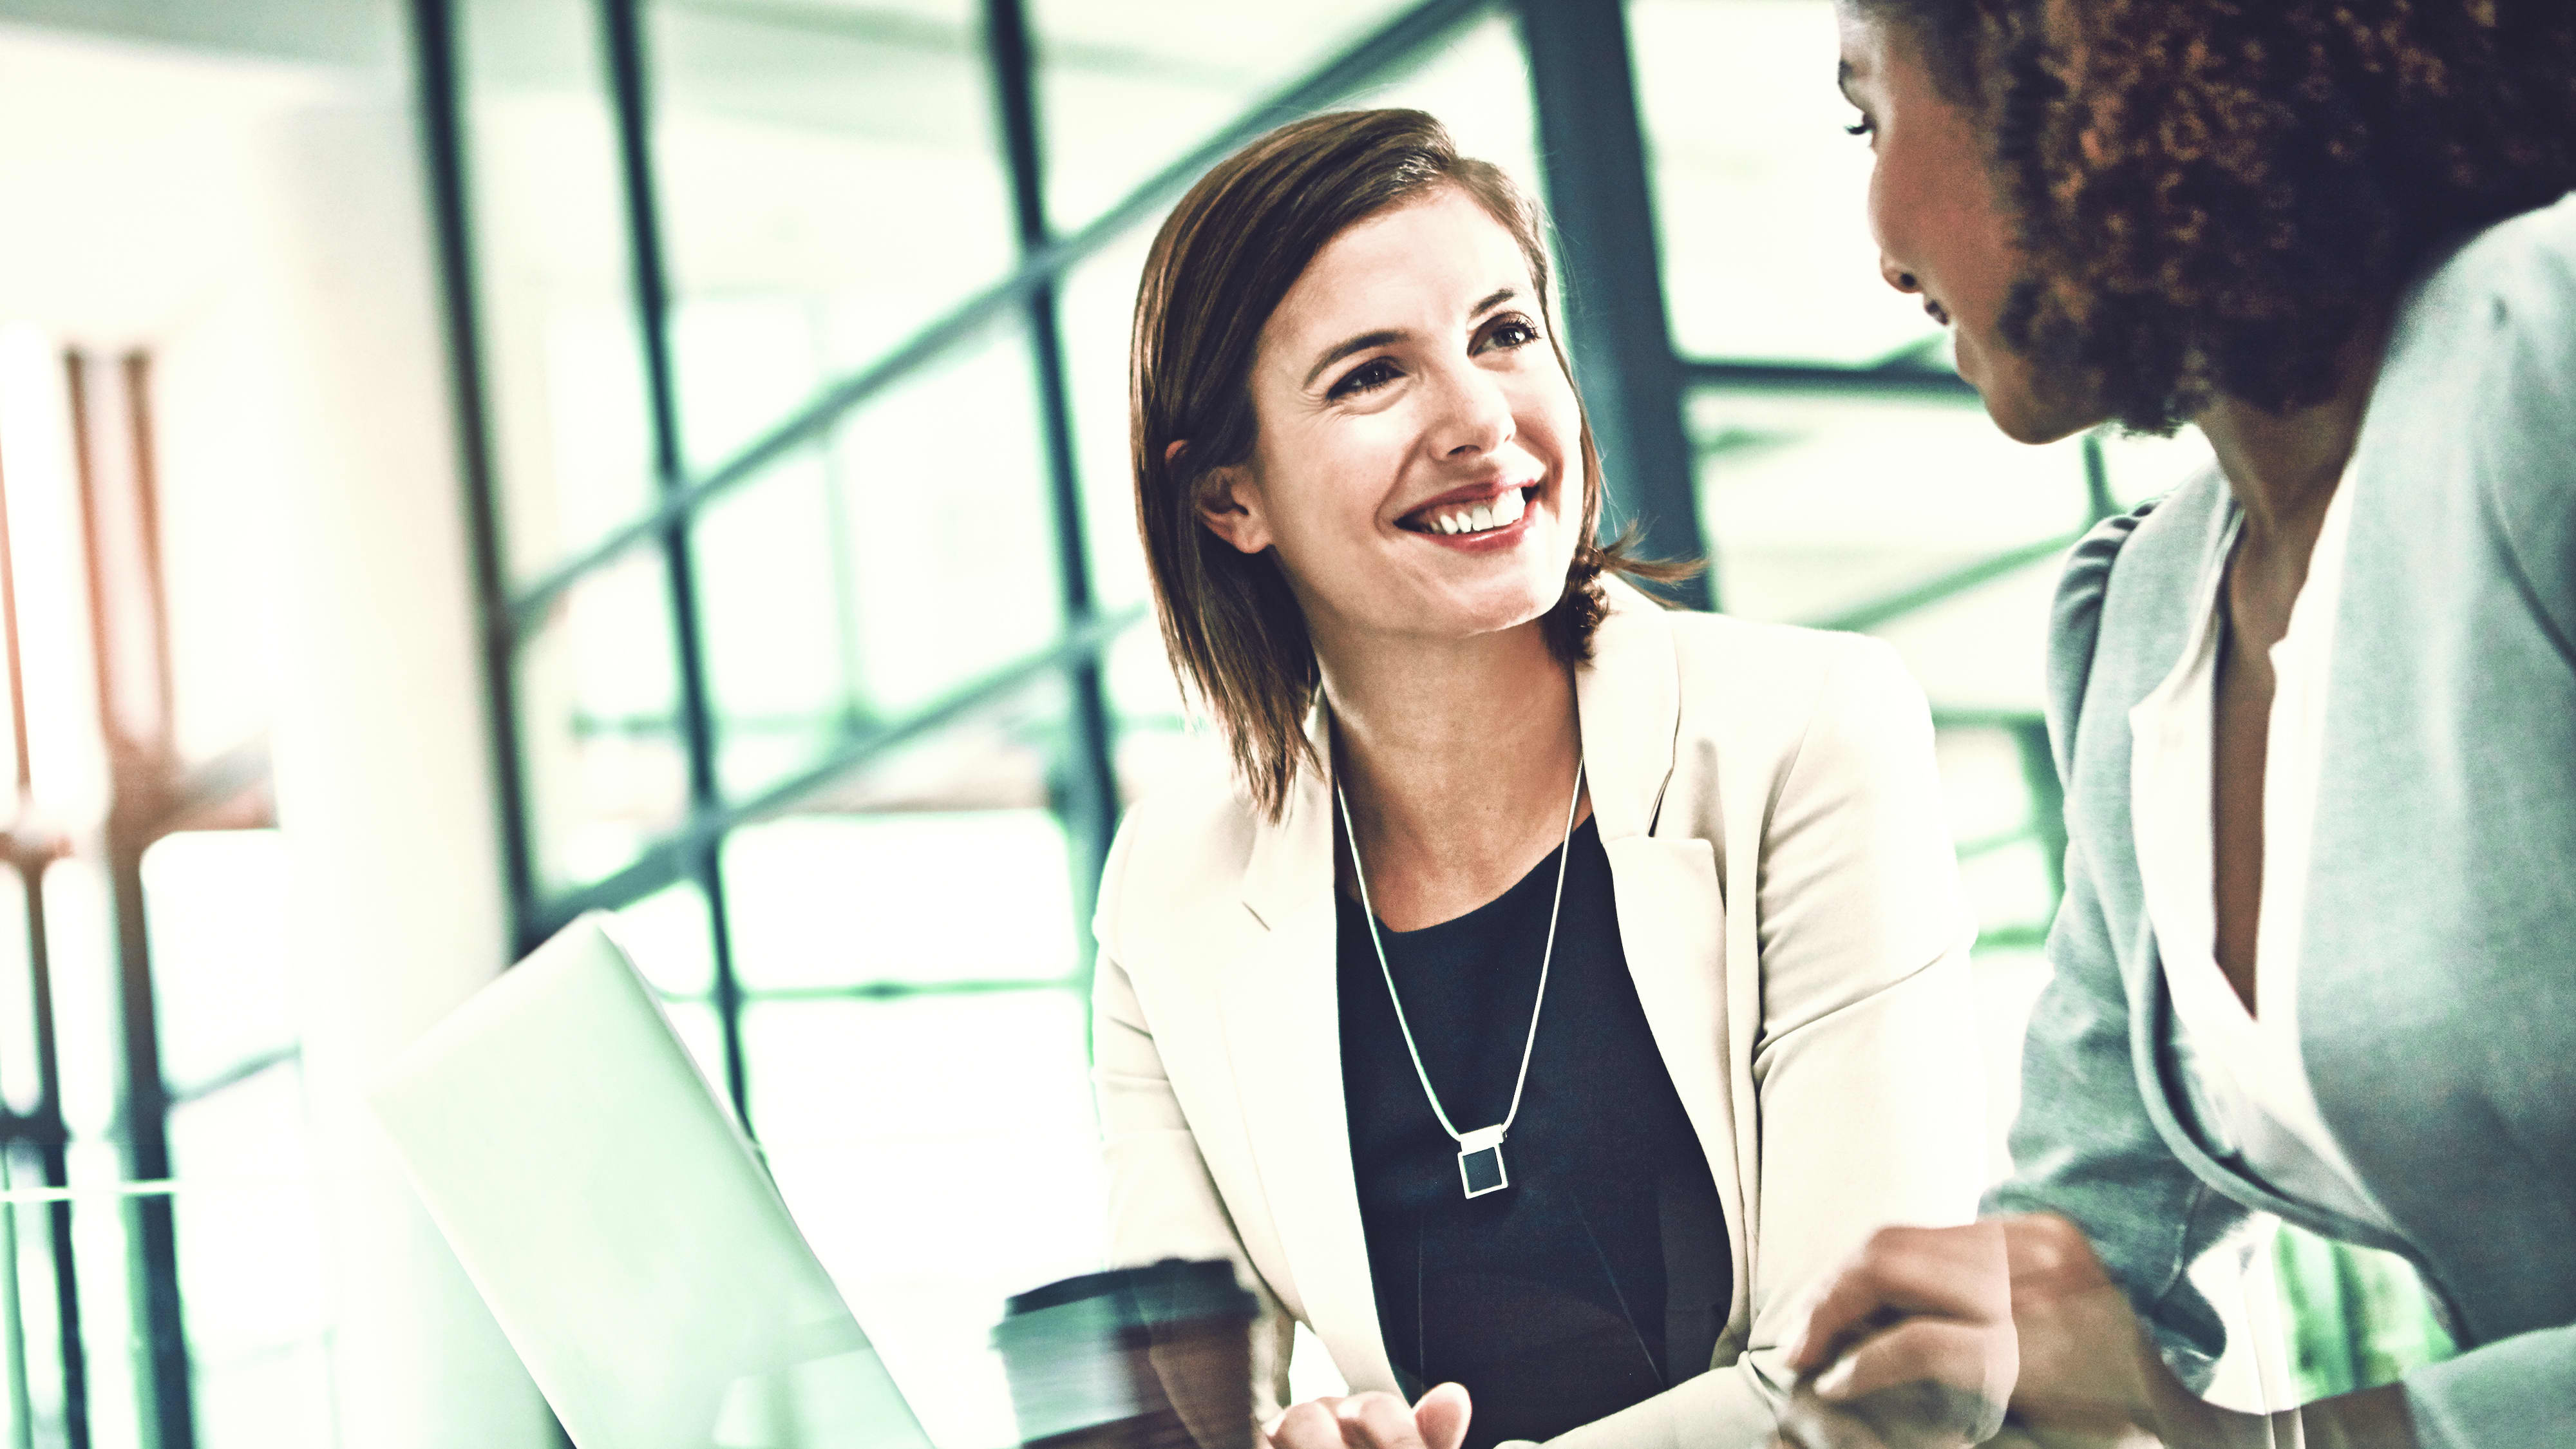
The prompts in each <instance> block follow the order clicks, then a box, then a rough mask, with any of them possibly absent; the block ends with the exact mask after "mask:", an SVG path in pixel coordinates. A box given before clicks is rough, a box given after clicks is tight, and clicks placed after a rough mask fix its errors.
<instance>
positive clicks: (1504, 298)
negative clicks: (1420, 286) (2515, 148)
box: [1304, 287, 1521, 387]
mask: <svg viewBox="0 0 2576 1449" xmlns="http://www.w3.org/2000/svg"><path fill="white" fill-rule="evenodd" d="M1520 294H1521V290H1520V288H1518V287H1502V288H1498V289H1496V290H1495V292H1494V293H1493V295H1492V296H1489V297H1487V298H1485V299H1484V300H1483V301H1481V302H1478V303H1477V304H1476V305H1475V306H1474V307H1473V308H1471V309H1470V310H1469V311H1468V314H1467V315H1469V316H1471V317H1481V316H1483V315H1484V314H1485V313H1487V312H1491V311H1492V310H1494V309H1495V308H1496V307H1499V306H1501V305H1503V304H1504V303H1505V302H1508V301H1510V300H1512V299H1513V298H1514V297H1517V296H1519V295H1520ZM1411 335H1412V334H1411V333H1409V332H1404V331H1401V330H1395V329H1381V330H1379V331H1376V332H1363V333H1361V334H1360V335H1359V336H1357V337H1353V338H1351V339H1349V340H1348V341H1346V342H1342V343H1339V344H1337V345H1336V346H1334V347H1333V348H1331V349H1330V350H1329V351H1327V352H1325V354H1324V355H1323V356H1321V357H1319V358H1316V359H1315V365H1314V366H1313V367H1311V368H1308V369H1307V370H1306V381H1305V384H1304V385H1305V386H1307V387H1313V386H1314V385H1315V379H1316V378H1319V377H1321V376H1323V375H1324V369H1325V368H1328V367H1330V366H1332V365H1333V364H1334V363H1336V362H1339V361H1341V360H1342V359H1343V358H1345V357H1348V356H1350V355H1351V354H1352V353H1354V352H1366V351H1368V350H1369V349H1370V348H1372V347H1384V346H1386V345H1387V344H1388V343H1390V342H1402V341H1403V340H1404V339H1405V338H1407V337H1409V336H1411Z"/></svg>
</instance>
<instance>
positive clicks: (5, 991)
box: [0, 864, 44, 1113]
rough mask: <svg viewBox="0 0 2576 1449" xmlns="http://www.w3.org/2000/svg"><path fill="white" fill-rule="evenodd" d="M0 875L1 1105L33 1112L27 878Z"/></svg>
mask: <svg viewBox="0 0 2576 1449" xmlns="http://www.w3.org/2000/svg"><path fill="white" fill-rule="evenodd" d="M21 869H22V867H19V866H16V865H14V864H13V865H11V866H10V867H9V868H7V869H5V870H0V1102H5V1103H6V1104H7V1106H8V1108H9V1110H10V1111H12V1112H21V1113H25V1112H33V1111H35V1110H36V1099H37V1098H38V1097H39V1096H41V1095H42V1094H43V1088H44V1079H43V1075H42V1073H40V1072H39V1071H38V1069H37V1061H36V980H35V974H34V970H33V967H34V945H35V943H34V938H33V937H31V936H29V935H28V921H27V878H26V876H24V875H23V874H21V873H20V872H21Z"/></svg>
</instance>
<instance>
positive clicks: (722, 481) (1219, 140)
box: [508, 0, 1492, 634]
mask: <svg viewBox="0 0 2576 1449" xmlns="http://www.w3.org/2000/svg"><path fill="white" fill-rule="evenodd" d="M1491 3H1492V0H1423V3H1421V4H1419V5H1416V6H1415V7H1413V8H1412V9H1410V10H1407V11H1405V12H1404V13H1403V14H1401V15H1399V16H1397V17H1396V18H1395V19H1393V20H1391V21H1389V22H1388V23H1387V24H1386V25H1384V26H1383V27H1381V28H1379V29H1378V30H1377V31H1376V32H1375V33H1373V34H1371V35H1369V36H1368V37H1367V38H1365V39H1363V40H1361V41H1360V42H1359V43H1358V44H1356V45H1354V46H1352V47H1351V48H1350V49H1349V50H1347V51H1345V52H1343V53H1342V54H1341V55H1340V56H1338V57H1336V58H1335V59H1333V60H1332V61H1331V62H1330V63H1328V64H1326V65H1325V66H1323V67H1322V68H1321V69H1319V70H1316V71H1314V72H1313V73H1311V74H1309V75H1307V76H1306V77H1305V78H1304V79H1302V80H1299V81H1297V82H1296V83H1294V84H1292V85H1290V86H1289V87H1288V88H1287V89H1286V90H1283V91H1281V92H1280V93H1278V94H1277V95H1275V96H1272V97H1271V98H1270V99H1268V100H1266V101H1263V102H1261V103H1260V104H1259V105H1256V106H1254V107H1253V108H1252V109H1250V110H1248V111H1246V112H1244V113H1243V114H1242V115H1240V116H1237V117H1236V118H1235V119H1234V121H1233V123H1232V124H1230V125H1228V126H1225V127H1224V128H1222V129H1221V130H1219V131H1218V132H1217V133H1216V134H1215V135H1214V136H1213V137H1211V138H1209V139H1208V140H1207V141H1206V142H1204V143H1202V144H1201V145H1200V146H1199V147H1198V148H1197V149H1196V150H1193V151H1191V152H1190V153H1189V154H1188V155H1186V156H1184V157H1182V158H1181V159H1180V160H1178V161H1175V162H1173V163H1172V164H1171V165H1169V166H1166V167H1164V168H1163V169H1162V170H1161V171H1159V172H1157V173H1155V175H1154V176H1153V178H1152V179H1151V180H1148V181H1147V182H1145V183H1144V184H1143V185H1141V186H1139V187H1137V188H1136V189H1135V190H1134V191H1132V192H1130V193H1128V195H1127V197H1126V199H1124V200H1122V201H1120V202H1119V203H1118V204H1117V205H1115V206H1112V207H1110V208H1109V209H1108V210H1107V211H1105V212H1103V213H1101V214H1100V215H1099V216H1098V217H1097V218H1095V219H1093V220H1092V221H1091V222H1090V223H1089V224H1088V225H1086V226H1084V227H1083V228H1082V229H1081V230H1080V231H1077V232H1074V233H1072V234H1071V235H1069V236H1065V237H1061V238H1058V239H1057V240H1055V241H1052V242H1050V243H1048V244H1047V245H1046V246H1045V247H1044V248H1042V249H1040V250H1039V251H1037V252H1035V253H1033V254H1031V255H1030V256H1029V257H1027V258H1026V259H1025V260H1023V261H1022V262H1021V263H1020V267H1019V270H1017V271H1015V272H1013V273H1011V275H1009V276H1007V277H1004V278H1003V279H1002V280H1000V281H998V282H996V283H994V284H993V285H992V286H990V287H987V288H985V289H984V290H983V291H981V292H978V293H976V294H975V295H974V296H972V297H969V298H967V299H966V300H965V301H964V302H961V303H959V304H958V305H957V306H956V307H955V308H953V309H951V310H950V311H949V312H948V314H947V315H946V316H944V317H941V318H939V319H938V320H937V321H934V322H932V323H930V324H929V325H928V326H926V327H924V328H922V329H921V330H920V331H918V332H916V333H914V334H913V335H912V336H911V338H909V339H908V340H906V341H904V342H902V343H900V344H898V345H897V346H896V347H895V348H894V350H893V351H891V352H889V353H887V354H885V355H884V356H883V357H880V358H878V359H877V360H876V361H874V362H872V363H869V364H868V365H867V366H865V367H862V368H860V369H859V370H858V371H857V372H854V373H852V374H850V375H849V376H848V377H845V378H843V379H842V380H840V381H839V382H836V383H832V384H830V385H829V386H827V387H825V388H824V389H823V390H822V391H821V392H819V393H817V394H815V395H814V396H813V397H812V398H810V399H808V400H807V401H806V402H805V404H804V405H803V406H801V407H799V408H798V409H797V410H796V411H795V412H793V413H791V414H789V415H788V417H787V418H786V419H785V420H784V421H782V422H780V423H779V424H778V425H777V426H775V427H773V428H771V429H770V430H769V431H768V432H766V433H764V434H762V435H761V436H760V437H758V438H756V439H754V440H753V441H752V442H750V443H749V444H747V445H745V446H744V447H743V448H742V450H741V451H739V452H737V453H735V454H734V455H733V457H731V458H729V459H727V460H726V461H725V462H723V463H720V464H718V465H716V466H715V467H713V468H711V469H708V470H706V471H704V472H702V473H699V474H698V475H696V477H694V478H693V479H692V480H691V481H690V482H689V483H688V485H687V486H686V487H685V488H682V489H680V490H678V491H677V492H670V493H665V494H664V496H663V498H662V500H661V502H660V504H659V505H658V506H657V507H656V508H655V509H654V510H653V511H652V512H651V513H648V514H645V515H643V516H642V517H640V518H637V519H635V520H633V521H631V522H629V523H627V524H626V525H624V526H623V527H620V528H618V529H616V530H614V531H613V532H611V533H609V534H608V535H606V536H605V537H603V538H602V539H600V540H599V541H598V542H597V543H595V544H593V545H592V546H591V547H589V548H587V549H585V550H583V551H582V552H581V553H579V554H576V555H574V556H573V557H572V558H570V559H567V560H565V561H564V562H563V563H560V564H558V565H556V566H555V567H554V568H553V569H551V570H549V571H548V572H547V573H546V574H545V575H544V576H543V577H541V578H539V579H538V580H537V581H536V582H534V583H532V584H529V585H528V586H527V587H525V588H523V589H521V590H520V591H519V592H518V595H517V597H516V599H515V600H514V601H513V603H512V607H511V617H510V620H509V624H508V627H509V628H510V629H511V630H512V632H513V633H514V634H515V633H525V632H528V631H529V630H532V629H534V628H535V627H536V626H537V625H538V624H539V623H540V622H542V621H543V619H544V617H545V613H546V608H547V606H548V605H549V604H551V603H552V602H553V601H554V600H555V599H556V598H558V597H560V596H561V595H562V594H563V593H564V591H565V590H567V589H570V588H571V587H572V586H573V585H574V584H575V583H576V582H578V581H579V580H580V579H581V578H582V577H584V576H585V575H587V574H589V573H591V572H593V571H595V570H596V569H598V568H599V567H600V566H601V565H602V564H605V563H606V562H608V561H609V560H610V559H613V558H616V557H617V556H619V555H621V554H623V553H625V552H626V551H627V550H628V549H630V548H634V547H636V546H638V545H639V544H641V543H643V542H644V541H645V540H647V539H650V538H653V537H656V536H657V535H659V534H661V533H662V532H663V531H664V530H666V529H667V528H668V527H669V526H670V524H671V522H672V521H673V520H674V519H678V518H684V517H686V516H687V515H688V514H689V513H690V512H691V511H693V510H695V509H697V508H699V507H700V506H702V505H704V504H705V503H706V502H707V501H708V500H709V499H711V498H713V497H715V496H716V495H718V494H720V493H723V492H725V491H727V490H728V489H731V488H734V487H736V486H738V485H739V484H741V483H742V482H744V481H745V480H747V479H749V478H751V477H752V476H754V475H755V474H758V473H759V472H760V471H761V470H763V469H765V468H767V467H768V466H769V465H770V464H772V463H775V462H777V461H778V460H779V459H780V458H783V457H785V456H786V455H787V454H788V453H790V452H791V451H793V450H794V449H796V448H797V447H799V446H801V445H802V444H804V443H807V442H810V441H812V440H813V439H815V438H817V437H820V436H822V435H823V433H824V432H825V431H826V430H828V429H829V428H830V427H831V426H832V425H833V424H834V423H835V422H838V421H839V420H840V419H841V417H842V416H843V415H844V414H846V413H848V412H849V411H850V410H851V409H853V408H856V407H858V406H860V405H861V404H863V403H865V402H867V401H868V399H870V398H872V397H875V396H877V395H878V394H879V393H882V392H884V391H885V390H886V389H888V388H890V387H893V386H894V385H896V384H897V383H900V382H902V381H904V380H905V379H907V378H909V377H911V376H913V375H914V374H915V373H917V372H919V371H920V369H921V368H922V366H923V365H924V364H926V363H928V362H930V361H931V360H932V359H934V358H937V357H939V356H942V355H943V354H945V353H947V352H948V351H949V350H950V349H952V348H955V347H958V346H960V345H962V344H964V343H966V342H968V341H971V340H972V339H974V338H975V337H977V336H979V335H981V334H982V332H983V331H984V329H985V328H986V327H989V326H991V325H992V324H993V323H995V322H997V321H999V320H1001V319H1003V318H1006V317H1009V316H1012V315H1013V314H1015V313H1016V312H1017V311H1018V309H1019V308H1021V307H1022V306H1023V305H1025V302H1026V299H1027V297H1028V295H1029V293H1030V292H1032V291H1033V290H1035V289H1037V288H1038V287H1040V286H1042V285H1047V284H1051V283H1052V282H1053V281H1054V280H1055V279H1056V278H1059V277H1062V276H1063V275H1064V274H1065V273H1066V272H1068V271H1070V270H1072V269H1073V268H1074V267H1075V266H1077V265H1079V264H1080V263H1081V262H1082V261H1083V260H1085V259H1086V258H1088V257H1090V256H1092V255H1094V254H1095V253H1097V252H1099V251H1100V250H1101V249H1102V248H1103V247H1106V246H1108V245H1109V244H1110V243H1111V242H1113V241H1116V240H1117V239H1118V238H1119V237H1121V236H1122V235H1124V234H1125V233H1126V231H1127V229H1128V228H1129V227H1132V226H1134V225H1136V224H1137V223H1139V222H1142V221H1144V220H1146V219H1148V218H1149V217H1150V216H1151V215H1152V214H1153V213H1154V211H1155V210H1156V209H1158V208H1160V207H1163V206H1166V205H1168V204H1170V203H1171V202H1172V200H1173V199H1175V198H1176V197H1178V196H1179V195H1180V194H1181V193H1182V192H1183V191H1186V190H1188V189H1189V187H1190V184H1191V183H1192V182H1195V181H1196V180H1198V178H1199V176H1200V174H1201V173H1202V172H1204V171H1206V170H1207V169H1208V168H1209V167H1211V166H1214V165H1215V164H1216V163H1217V162H1219V161H1221V160H1223V159H1225V158H1226V157H1227V156H1229V155H1231V154H1233V153H1234V152H1235V151H1236V150H1238V149H1239V148H1241V147H1242V146H1243V144H1244V143H1245V142H1247V141H1250V140H1252V139H1253V138H1254V137H1256V136H1259V135H1261V134H1262V133H1263V132H1265V131H1268V130H1270V129H1271V128H1273V127H1275V126H1278V125H1281V124H1283V123H1285V122H1288V121H1291V120H1295V119H1296V118H1297V117H1299V116H1302V115H1305V114H1306V113H1307V112H1309V111H1313V110H1316V109H1318V108H1320V107H1323V106H1326V105H1330V104H1331V103H1333V102H1334V101H1337V100H1339V99H1341V98H1343V97H1344V96H1347V95H1349V94H1350V93H1351V92H1352V91H1355V90H1357V89H1359V88H1360V87H1362V86H1365V85H1368V84H1370V83H1371V82H1373V81H1375V80H1377V79H1379V78H1380V77H1382V76H1383V75H1384V74H1385V73H1386V72H1387V71H1389V70H1391V69H1392V68H1393V67H1395V66H1396V65H1398V64H1400V63H1401V62H1403V61H1405V60H1407V59H1410V58H1412V57H1413V56H1415V55H1417V54H1418V53H1420V52H1421V51H1423V50H1425V49H1427V48H1429V47H1430V46H1433V45H1436V44H1438V43H1440V42H1441V41H1442V40H1445V39H1447V38H1448V37H1449V36H1450V35H1451V34H1453V33H1455V32H1456V31H1458V30H1459V29H1461V28H1463V27H1464V26H1465V25H1466V24H1467V23H1468V22H1470V21H1472V20H1474V19H1476V18H1477V17H1478V16H1480V15H1482V14H1484V13H1485V11H1486V9H1487V7H1488V6H1489V5H1490V4H1491Z"/></svg>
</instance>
